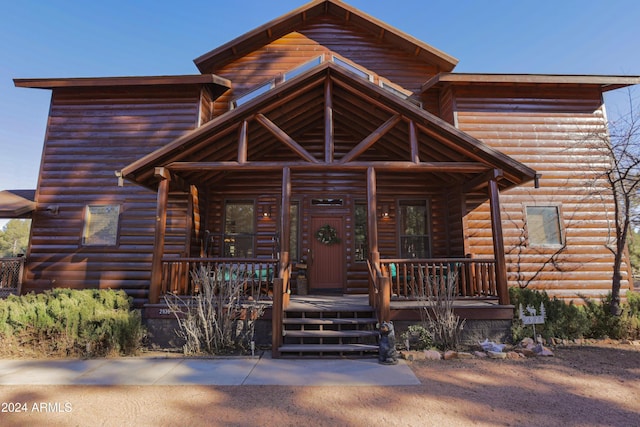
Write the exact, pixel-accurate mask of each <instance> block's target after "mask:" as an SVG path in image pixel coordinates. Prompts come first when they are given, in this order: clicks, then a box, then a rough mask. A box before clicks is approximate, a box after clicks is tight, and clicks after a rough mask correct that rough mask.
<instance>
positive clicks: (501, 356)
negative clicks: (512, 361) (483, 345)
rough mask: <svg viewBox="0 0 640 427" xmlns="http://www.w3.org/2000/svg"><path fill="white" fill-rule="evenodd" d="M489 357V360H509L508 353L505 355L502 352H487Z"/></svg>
mask: <svg viewBox="0 0 640 427" xmlns="http://www.w3.org/2000/svg"><path fill="white" fill-rule="evenodd" d="M487 355H488V356H489V359H506V358H507V353H503V352H501V351H491V350H489V351H487Z"/></svg>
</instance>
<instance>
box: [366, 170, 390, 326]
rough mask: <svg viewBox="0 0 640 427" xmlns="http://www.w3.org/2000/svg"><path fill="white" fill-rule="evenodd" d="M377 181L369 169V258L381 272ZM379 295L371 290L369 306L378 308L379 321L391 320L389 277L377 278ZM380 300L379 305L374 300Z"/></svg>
mask: <svg viewBox="0 0 640 427" xmlns="http://www.w3.org/2000/svg"><path fill="white" fill-rule="evenodd" d="M377 206H378V202H377V181H376V171H375V169H374V168H373V167H369V168H367V228H368V236H369V257H370V258H371V262H372V264H373V266H374V269H375V271H379V270H380V250H379V248H378V213H377ZM375 280H376V281H377V288H378V292H379V295H373V294H372V290H371V289H370V290H369V304H370V305H371V306H374V307H377V309H378V321H380V322H388V321H389V320H391V319H390V318H391V307H390V304H391V288H390V286H391V284H390V283H389V278H388V277H376V278H375ZM375 298H378V300H377V302H378V303H377V304H374V299H375Z"/></svg>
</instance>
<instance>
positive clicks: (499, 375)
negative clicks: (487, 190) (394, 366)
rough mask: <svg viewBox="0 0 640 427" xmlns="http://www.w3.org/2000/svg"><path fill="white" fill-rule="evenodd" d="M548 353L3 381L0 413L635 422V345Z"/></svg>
mask: <svg viewBox="0 0 640 427" xmlns="http://www.w3.org/2000/svg"><path fill="white" fill-rule="evenodd" d="M554 352H555V357H545V358H541V357H539V358H531V359H525V360H487V359H472V360H448V361H443V360H441V361H416V362H411V363H410V366H411V368H412V370H413V372H414V373H415V375H416V376H417V377H418V378H419V379H420V381H421V383H422V384H421V385H417V386H401V387H356V386H354V387H285V386H257V387H253V386H234V387H230V386H225V387H220V386H215V387H213V386H212V387H203V386H198V387H193V386H145V387H140V386H135V387H124V386H122V387H121V386H119V387H106V386H100V387H86V386H37V387H34V386H0V402H30V403H29V405H30V406H31V407H30V408H29V411H28V412H26V413H13V414H9V413H2V412H0V425H2V426H37V425H43V426H44V425H46V426H98V425H104V426H200V425H213V426H253V425H255V426H275V425H277V426H301V425H313V426H367V427H369V426H431V425H437V426H465V425H479V426H482V425H491V426H495V425H500V426H534V425H535V426H559V425H564V426H605V425H606V426H637V425H640V346H637V345H636V346H633V345H629V344H626V345H625V344H596V345H589V346H572V347H566V348H556V349H554ZM34 402H35V403H37V402H46V403H52V402H53V403H55V402H58V403H59V405H57V407H58V408H59V409H58V410H57V412H54V413H51V412H50V413H43V412H36V411H33V410H32V403H34ZM50 406H51V405H50ZM53 406H54V407H55V405H53Z"/></svg>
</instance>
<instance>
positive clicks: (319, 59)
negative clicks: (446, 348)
mask: <svg viewBox="0 0 640 427" xmlns="http://www.w3.org/2000/svg"><path fill="white" fill-rule="evenodd" d="M322 60H323V56H322V55H321V56H318V57H317V58H313V59H312V60H311V61H307V62H305V63H304V64H302V65H300V66H298V67H296V68H294V69H293V70H291V71H288V72H286V73H284V76H283V77H282V80H283V81H287V80H291V79H292V78H294V77H296V76H298V75H300V74H302V73H304V72H306V71H309V70H310V69H312V68H313V67H315V66H316V65H320V64H322Z"/></svg>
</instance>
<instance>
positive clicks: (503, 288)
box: [489, 169, 509, 305]
mask: <svg viewBox="0 0 640 427" xmlns="http://www.w3.org/2000/svg"><path fill="white" fill-rule="evenodd" d="M501 175H502V171H499V170H497V169H496V170H494V174H493V177H492V178H491V179H489V209H490V211H491V230H492V233H491V235H492V236H493V255H494V257H495V259H496V289H497V291H498V301H499V302H500V304H501V305H508V304H509V289H508V287H507V264H506V260H505V254H504V238H503V234H502V220H501V217H500V191H499V188H498V177H499V176H501Z"/></svg>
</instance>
